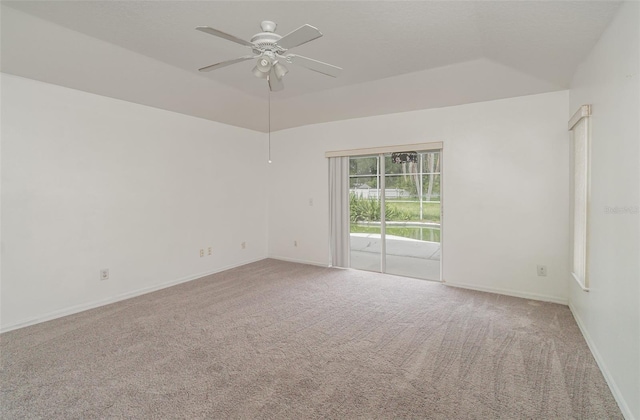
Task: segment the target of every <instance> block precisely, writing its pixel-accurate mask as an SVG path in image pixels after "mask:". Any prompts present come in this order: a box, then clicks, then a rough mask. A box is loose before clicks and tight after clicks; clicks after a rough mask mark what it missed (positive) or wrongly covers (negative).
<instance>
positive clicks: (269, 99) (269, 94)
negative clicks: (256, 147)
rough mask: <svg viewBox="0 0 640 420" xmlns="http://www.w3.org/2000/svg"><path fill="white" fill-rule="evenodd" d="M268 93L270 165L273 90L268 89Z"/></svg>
mask: <svg viewBox="0 0 640 420" xmlns="http://www.w3.org/2000/svg"><path fill="white" fill-rule="evenodd" d="M267 92H268V94H267V95H268V96H267V103H268V104H269V111H268V114H267V115H268V116H269V163H271V89H268V90H267Z"/></svg>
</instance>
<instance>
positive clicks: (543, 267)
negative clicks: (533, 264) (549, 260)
mask: <svg viewBox="0 0 640 420" xmlns="http://www.w3.org/2000/svg"><path fill="white" fill-rule="evenodd" d="M546 275H547V266H546V265H539V266H538V276H542V277H546Z"/></svg>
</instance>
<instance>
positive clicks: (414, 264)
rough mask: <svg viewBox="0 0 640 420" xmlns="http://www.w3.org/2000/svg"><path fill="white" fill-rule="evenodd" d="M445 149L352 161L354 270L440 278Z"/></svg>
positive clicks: (350, 185) (438, 279) (351, 231)
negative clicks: (442, 173) (443, 160)
mask: <svg viewBox="0 0 640 420" xmlns="http://www.w3.org/2000/svg"><path fill="white" fill-rule="evenodd" d="M441 166H442V153H441V150H429V151H422V152H403V153H393V154H392V153H384V154H377V155H370V156H352V157H350V158H349V220H350V253H351V255H350V259H351V267H352V268H356V269H361V270H368V271H378V272H382V273H389V274H397V275H402V276H407V277H415V278H421V279H428V280H436V281H440V280H441V254H442V248H441V243H442V237H441V235H442V229H441V227H442V206H441V204H442V201H441V200H442V195H441Z"/></svg>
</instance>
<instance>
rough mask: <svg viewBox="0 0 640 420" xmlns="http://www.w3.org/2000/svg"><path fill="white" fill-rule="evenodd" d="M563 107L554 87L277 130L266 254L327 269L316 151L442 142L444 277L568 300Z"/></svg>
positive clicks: (323, 164)
mask: <svg viewBox="0 0 640 420" xmlns="http://www.w3.org/2000/svg"><path fill="white" fill-rule="evenodd" d="M567 107H568V92H566V91H563V92H555V93H548V94H541V95H533V96H525V97H518V98H512V99H504V100H498V101H491V102H484V103H475V104H469V105H461V106H454V107H449V108H440V109H430V110H422V111H414V112H406V113H401V114H392V115H384V116H378V117H370V118H361V119H353V120H346V121H337V122H332V123H325V124H317V125H310V126H305V127H299V128H293V129H289V130H285V131H279V132H276V133H274V134H272V143H273V152H272V158H273V164H272V165H270V168H269V169H270V186H271V188H270V190H269V191H270V192H269V223H268V226H269V255H270V256H271V257H274V258H282V259H289V260H297V261H305V262H312V263H316V264H328V263H329V245H328V242H329V238H328V199H327V198H328V186H327V184H328V181H327V180H328V172H327V171H328V170H327V166H328V165H327V159H326V158H325V157H324V153H325V151H328V150H341V149H352V148H361V147H373V146H385V145H393V144H410V143H424V142H431V141H442V142H443V143H444V155H443V156H444V157H443V159H444V160H443V162H444V163H443V165H444V169H443V171H444V173H443V188H444V192H443V194H444V220H443V223H444V227H443V236H444V239H443V241H444V243H443V257H442V258H443V278H444V280H445V281H446V282H447V283H449V284H455V285H464V286H467V287H473V288H476V289H483V290H490V291H498V292H503V293H508V294H513V295H518V296H528V297H532V298H539V299H544V300H551V301H558V302H566V301H567V293H568V290H567V287H568V285H567V283H568V279H567V274H568V250H567V243H568V205H569V204H568V203H569V202H568V194H567V191H568V188H569V187H568V179H569V169H568V159H569V154H568V153H569V144H568V137H567V118H568V117H567V115H568V112H567ZM310 198H311V199H313V203H314V205H313V206H309V199H310ZM294 240H297V241H298V247H294V246H293V241H294ZM537 264H544V265H547V266H548V276H547V277H537V274H536V265H537Z"/></svg>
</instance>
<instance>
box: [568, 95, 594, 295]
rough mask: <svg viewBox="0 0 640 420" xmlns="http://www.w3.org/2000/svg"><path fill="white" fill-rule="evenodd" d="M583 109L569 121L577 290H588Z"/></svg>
mask: <svg viewBox="0 0 640 420" xmlns="http://www.w3.org/2000/svg"><path fill="white" fill-rule="evenodd" d="M590 115H591V107H590V106H589V105H584V106H582V107H580V109H579V110H578V111H577V112H576V114H574V116H573V117H572V118H571V120H570V121H569V130H570V133H571V146H572V152H573V156H572V161H573V171H572V183H571V184H572V195H573V197H572V214H571V218H572V225H573V226H572V231H573V232H572V233H573V241H572V267H571V274H572V276H573V278H574V279H575V280H576V281H577V282H578V284H579V285H580V287H581V288H582V289H583V290H585V291H588V290H589V276H588V272H587V267H588V266H587V263H588V261H587V258H588V232H589V226H588V221H589V166H590V165H589V116H590Z"/></svg>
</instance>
